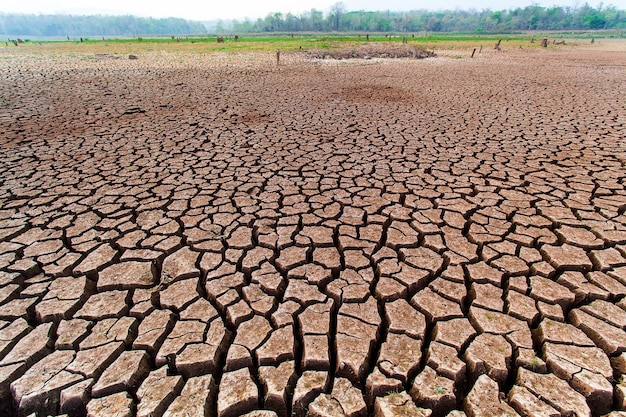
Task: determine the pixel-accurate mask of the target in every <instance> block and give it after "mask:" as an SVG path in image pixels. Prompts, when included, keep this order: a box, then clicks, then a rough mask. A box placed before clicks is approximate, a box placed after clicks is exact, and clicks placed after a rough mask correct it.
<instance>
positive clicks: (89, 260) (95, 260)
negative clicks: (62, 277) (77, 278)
mask: <svg viewBox="0 0 626 417" xmlns="http://www.w3.org/2000/svg"><path fill="white" fill-rule="evenodd" d="M116 254H117V251H116V250H115V249H113V248H112V247H111V245H109V244H103V245H100V246H98V247H97V248H96V249H94V250H93V251H91V252H90V253H89V254H88V255H87V257H86V258H85V259H84V260H83V261H82V262H81V263H80V264H78V266H76V267H75V268H74V273H76V274H87V273H90V272H93V271H98V270H100V269H102V268H103V267H104V266H105V265H108V264H109V263H111V261H112V260H113V258H114V257H115V255H116Z"/></svg>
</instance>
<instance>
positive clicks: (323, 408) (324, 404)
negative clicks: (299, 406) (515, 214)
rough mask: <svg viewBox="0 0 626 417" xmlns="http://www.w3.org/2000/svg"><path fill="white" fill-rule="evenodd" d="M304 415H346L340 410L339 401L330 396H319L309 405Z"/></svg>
mask: <svg viewBox="0 0 626 417" xmlns="http://www.w3.org/2000/svg"><path fill="white" fill-rule="evenodd" d="M306 415H307V416H308V417H330V416H336V417H345V415H346V414H345V413H344V412H343V410H342V409H341V405H340V404H339V401H337V400H335V399H334V398H333V397H332V396H331V395H330V394H321V395H319V396H318V397H317V398H316V399H315V400H314V401H313V402H312V403H311V404H309V408H308V412H307V413H306Z"/></svg>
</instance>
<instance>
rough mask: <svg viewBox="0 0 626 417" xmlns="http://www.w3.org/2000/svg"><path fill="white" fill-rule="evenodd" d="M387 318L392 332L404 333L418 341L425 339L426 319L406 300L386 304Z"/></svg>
mask: <svg viewBox="0 0 626 417" xmlns="http://www.w3.org/2000/svg"><path fill="white" fill-rule="evenodd" d="M385 316H386V318H387V322H388V329H389V331H390V332H393V333H404V334H406V335H408V336H411V337H413V338H416V339H424V334H425V332H426V319H425V317H424V315H423V314H422V313H420V312H419V311H417V310H416V309H415V308H413V307H411V305H410V304H409V303H408V302H407V301H406V300H402V299H400V300H396V301H393V302H390V303H385Z"/></svg>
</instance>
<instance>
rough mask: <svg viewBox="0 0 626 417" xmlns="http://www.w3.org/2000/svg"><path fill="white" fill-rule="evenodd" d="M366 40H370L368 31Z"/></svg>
mask: <svg viewBox="0 0 626 417" xmlns="http://www.w3.org/2000/svg"><path fill="white" fill-rule="evenodd" d="M365 40H366V41H369V40H370V34H369V33H368V34H367V35H365Z"/></svg>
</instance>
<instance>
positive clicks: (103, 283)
mask: <svg viewBox="0 0 626 417" xmlns="http://www.w3.org/2000/svg"><path fill="white" fill-rule="evenodd" d="M154 284H155V280H154V269H153V266H152V262H138V261H128V262H122V263H119V264H115V265H111V266H109V267H108V268H106V269H104V270H102V271H100V273H99V274H98V291H107V290H122V289H130V288H150V287H152V286H153V285H154Z"/></svg>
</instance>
